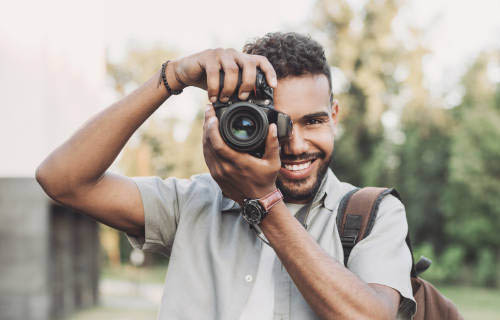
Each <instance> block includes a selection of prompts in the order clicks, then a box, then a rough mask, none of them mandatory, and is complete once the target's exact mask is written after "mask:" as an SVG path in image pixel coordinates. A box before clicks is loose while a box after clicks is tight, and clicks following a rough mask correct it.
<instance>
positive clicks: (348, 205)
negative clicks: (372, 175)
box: [337, 187, 463, 320]
mask: <svg viewBox="0 0 500 320" xmlns="http://www.w3.org/2000/svg"><path fill="white" fill-rule="evenodd" d="M388 194H392V195H394V196H395V197H396V198H398V199H400V196H399V194H398V192H397V191H396V190H395V189H392V188H375V187H366V188H362V189H354V190H351V191H350V192H348V193H347V194H346V195H345V196H344V197H343V198H342V200H341V201H340V204H339V209H338V214H337V228H338V232H339V235H340V239H341V241H342V247H343V249H344V264H345V266H346V267H347V260H348V259H349V255H350V254H351V251H352V249H353V248H354V246H355V245H356V244H357V243H358V242H359V241H361V240H362V239H364V238H366V237H367V236H368V235H369V234H370V232H371V230H372V228H373V225H374V224H375V219H376V217H377V211H378V207H379V205H380V202H381V201H382V199H383V198H384V197H385V196H386V195H388ZM400 200H401V199H400ZM406 244H407V245H408V248H409V249H410V253H411V257H412V268H411V273H410V277H411V284H412V289H413V297H414V298H415V301H416V302H417V312H416V313H415V315H414V317H413V320H428V319H439V320H448V319H449V320H455V319H460V320H463V317H462V316H461V315H460V314H459V313H458V310H457V307H456V306H455V305H454V304H453V303H452V302H451V301H450V300H449V299H447V298H446V297H445V296H443V295H442V294H441V293H440V292H439V291H438V290H437V289H436V288H435V287H434V286H433V285H432V284H430V283H429V282H427V281H425V280H424V279H422V278H419V277H418V275H419V274H421V273H422V272H424V271H425V270H427V269H428V268H429V266H430V265H431V263H432V261H431V260H429V259H427V258H425V257H421V258H420V260H419V261H418V262H417V263H415V261H414V260H413V250H412V247H411V242H410V233H409V232H408V234H407V235H406Z"/></svg>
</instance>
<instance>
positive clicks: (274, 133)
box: [273, 126, 278, 138]
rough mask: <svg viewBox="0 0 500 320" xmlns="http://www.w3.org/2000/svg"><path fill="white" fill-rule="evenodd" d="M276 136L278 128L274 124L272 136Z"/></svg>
mask: <svg viewBox="0 0 500 320" xmlns="http://www.w3.org/2000/svg"><path fill="white" fill-rule="evenodd" d="M277 136H278V128H276V126H273V137H274V138H276V137H277Z"/></svg>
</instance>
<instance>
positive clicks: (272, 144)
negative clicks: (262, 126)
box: [262, 123, 280, 162]
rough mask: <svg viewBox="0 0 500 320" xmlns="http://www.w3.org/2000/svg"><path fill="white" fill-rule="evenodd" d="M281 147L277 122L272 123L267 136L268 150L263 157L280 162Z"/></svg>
mask: <svg viewBox="0 0 500 320" xmlns="http://www.w3.org/2000/svg"><path fill="white" fill-rule="evenodd" d="M279 148H280V145H279V141H278V130H277V128H276V124H274V123H271V125H270V126H269V132H268V133H267V138H266V150H265V152H264V156H263V157H262V159H263V160H268V161H273V162H274V161H277V162H279V159H280V157H279Z"/></svg>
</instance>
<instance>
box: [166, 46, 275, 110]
mask: <svg viewBox="0 0 500 320" xmlns="http://www.w3.org/2000/svg"><path fill="white" fill-rule="evenodd" d="M257 67H259V68H260V69H261V70H262V71H263V72H264V74H265V75H266V80H267V83H268V84H269V85H270V86H271V87H273V88H276V86H277V80H276V73H275V72H274V69H273V67H272V65H271V63H270V62H269V61H268V60H267V58H266V57H263V56H259V55H251V54H246V53H242V52H238V51H236V50H234V49H209V50H205V51H202V52H200V53H196V54H193V55H191V56H187V57H184V58H180V59H176V60H173V61H172V62H170V63H169V64H168V67H167V77H168V78H169V80H170V79H172V78H173V79H176V80H177V82H178V83H179V82H182V83H184V84H185V85H186V86H195V87H198V88H201V89H205V90H207V92H208V97H209V99H210V101H211V102H215V101H216V100H217V97H218V96H219V92H220V100H221V101H222V102H226V101H228V99H229V97H230V96H231V95H232V94H233V92H234V90H235V89H236V86H237V82H238V72H239V69H242V71H243V73H242V84H241V86H240V89H239V92H238V96H239V98H240V99H242V100H244V99H247V98H248V95H249V94H250V92H251V91H252V90H253V89H254V87H255V77H256V73H257ZM220 70H224V88H219V83H220V80H219V77H220ZM171 73H173V74H172V75H173V77H172V76H169V74H171ZM220 89H222V90H220Z"/></svg>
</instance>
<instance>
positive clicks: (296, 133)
mask: <svg viewBox="0 0 500 320" xmlns="http://www.w3.org/2000/svg"><path fill="white" fill-rule="evenodd" d="M281 148H282V152H283V153H284V154H293V155H299V154H303V153H306V151H307V149H308V143H307V141H306V139H304V135H303V133H302V132H301V130H300V128H298V126H294V127H293V129H292V135H291V136H290V137H289V138H288V139H287V140H286V141H285V142H284V144H283V145H282V146H281Z"/></svg>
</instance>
